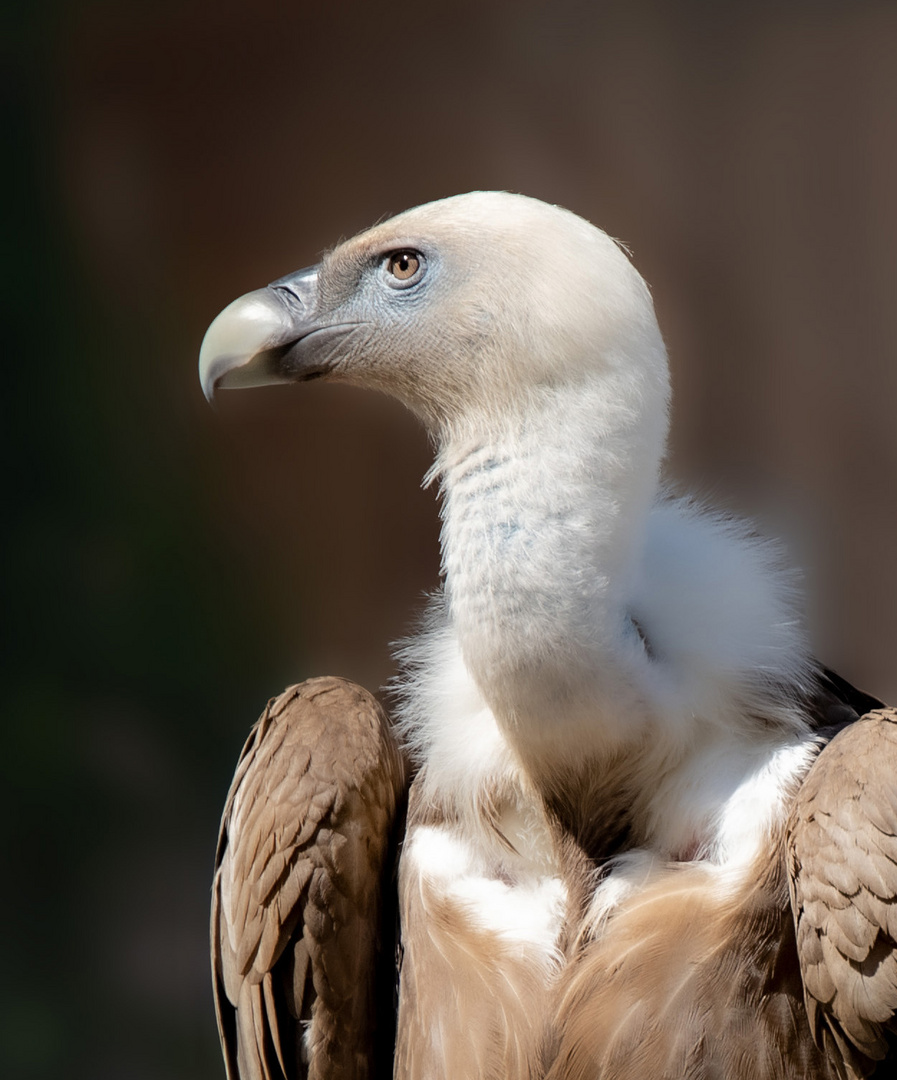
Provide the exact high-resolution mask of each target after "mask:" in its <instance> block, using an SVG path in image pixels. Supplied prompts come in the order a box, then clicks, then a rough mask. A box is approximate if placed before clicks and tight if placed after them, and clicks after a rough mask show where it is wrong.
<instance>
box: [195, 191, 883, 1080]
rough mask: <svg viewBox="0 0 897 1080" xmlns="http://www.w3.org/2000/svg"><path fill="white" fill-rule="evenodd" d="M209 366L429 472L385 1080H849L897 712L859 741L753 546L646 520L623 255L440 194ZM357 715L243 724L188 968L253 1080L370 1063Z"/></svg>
mask: <svg viewBox="0 0 897 1080" xmlns="http://www.w3.org/2000/svg"><path fill="white" fill-rule="evenodd" d="M201 368H202V377H203V382H204V386H205V387H206V389H207V391H211V389H212V388H213V387H214V386H215V385H224V386H228V385H252V384H253V383H256V382H271V381H288V380H293V379H295V380H302V379H305V378H311V377H317V376H321V377H326V378H329V379H333V380H342V381H347V382H353V383H357V384H359V385H365V386H371V387H375V388H377V389H380V390H385V391H386V392H388V393H391V394H393V395H395V396H396V397H398V398H399V399H400V400H402V401H404V402H405V404H407V405H408V406H409V408H411V409H412V410H413V411H415V412H416V413H417V415H418V416H419V417H420V418H421V419H422V421H423V422H424V424H425V425H426V426H427V428H428V430H429V431H430V433H431V435H432V437H433V439H434V441H435V443H436V447H437V458H436V463H435V465H434V469H433V473H432V475H433V476H434V477H436V478H438V479H439V482H440V485H441V491H442V496H443V520H444V524H443V533H442V550H443V569H444V573H445V590H444V595H443V596H442V597H440V598H437V599H436V600H435V601H434V602H433V605H432V607H431V610H430V613H429V615H428V617H427V622H426V625H425V627H424V629H423V630H422V631H421V633H420V634H419V635H418V637H417V638H416V639H415V640H413V641H412V642H409V643H408V644H407V645H406V646H405V648H404V649H403V651H402V654H401V659H402V664H403V670H404V675H403V678H402V681H401V683H400V685H399V703H398V713H397V715H398V720H399V731H400V734H401V737H402V739H403V741H404V743H405V746H406V748H407V750H408V752H409V754H410V755H411V757H412V759H413V761H414V762H415V765H416V767H417V770H418V771H417V776H416V779H415V781H414V784H413V787H412V791H411V797H410V805H409V812H408V820H407V828H406V829H405V832H404V841H403V849H402V857H401V861H400V866H399V874H398V896H399V904H400V910H401V948H400V952H399V965H398V966H399V968H400V981H399V995H398V1028H397V1033H396V1036H395V1054H394V1068H395V1075H396V1076H397V1077H402V1078H405V1077H407V1078H409V1080H412V1078H413V1080H417V1078H420V1080H424V1078H427V1080H430V1078H434V1077H440V1076H444V1077H452V1078H454V1077H470V1078H475V1077H483V1078H487V1077H490V1078H491V1077H494V1078H496V1080H497V1078H508V1077H521V1078H537V1077H550V1078H551V1080H580V1078H581V1080H586V1078H590V1080H597V1078H606V1080H624V1078H628V1077H632V1078H635V1077H645V1076H649V1077H658V1078H661V1077H662V1078H669V1080H674V1078H679V1077H683V1076H688V1077H695V1078H707V1080H709V1078H711V1077H717V1076H725V1077H727V1078H736V1080H737V1078H740V1077H744V1078H745V1080H747V1078H748V1077H750V1078H752V1080H764V1078H767V1077H768V1078H770V1080H771V1078H773V1077H779V1076H784V1075H787V1076H789V1077H792V1076H793V1077H805V1078H807V1080H810V1078H824V1077H835V1076H852V1075H856V1076H859V1075H866V1074H868V1073H869V1072H870V1071H871V1070H872V1069H873V1068H874V1065H875V1062H876V1061H877V1060H879V1059H881V1058H882V1057H883V1056H885V1055H886V1053H887V1052H888V1048H889V1044H888V1034H887V1033H888V1032H889V1031H890V1030H891V1026H892V1024H893V1015H894V1009H895V1007H897V991H895V986H897V970H895V968H897V960H895V958H894V955H893V952H892V950H893V949H894V938H893V936H892V935H893V933H894V931H895V926H894V917H893V915H892V914H891V908H892V906H893V904H894V895H895V891H897V847H895V844H897V841H895V839H894V837H895V835H897V799H894V798H892V795H891V791H892V788H893V785H889V783H888V780H889V778H890V777H892V776H893V775H894V769H893V763H894V762H895V761H897V747H895V746H894V738H893V735H892V731H893V730H894V720H895V717H894V714H893V713H892V712H890V711H887V712H872V713H871V714H870V715H869V716H867V718H866V719H864V720H863V721H862V722H861V723H858V724H851V722H852V721H854V720H856V718H857V717H858V716H859V715H862V714H864V713H869V712H870V710H874V709H875V708H876V707H877V706H878V705H879V704H880V703H879V702H877V701H875V699H872V698H869V697H868V696H866V695H863V694H861V693H859V692H857V691H855V690H853V688H851V687H849V685H847V684H845V683H843V682H842V681H841V680H839V679H838V678H837V677H836V676H831V675H830V674H827V673H824V672H822V671H821V669H819V668H818V666H817V665H816V664H815V663H814V662H813V661H812V659H811V658H810V656H809V654H808V652H807V649H806V646H805V643H804V639H803V634H802V631H801V628H800V621H799V619H798V618H797V616H796V614H795V602H794V595H793V587H792V583H791V578H790V576H789V574H788V573H787V572H786V571H784V570H783V569H782V567H781V558H780V556H779V553H778V552H777V550H776V549H775V548H773V547H770V546H769V545H767V544H763V543H761V542H759V541H757V540H756V539H755V538H753V537H752V536H751V535H750V533H749V531H748V530H747V529H745V528H744V527H743V526H741V525H739V524H738V523H735V522H732V521H730V520H726V519H724V518H720V517H718V516H714V515H712V514H710V513H708V512H707V511H706V510H704V509H703V508H701V507H700V506H697V505H693V504H690V503H688V502H686V501H681V500H675V499H671V498H665V497H663V495H662V493H661V492H660V490H659V486H658V485H659V479H658V478H659V470H660V464H661V461H662V456H663V451H664V444H665V438H666V429H667V403H668V396H669V387H668V376H667V367H666V357H665V352H664V348H663V342H662V340H661V337H660V333H659V331H658V329H657V324H656V320H655V318H654V313H653V308H652V304H651V299H650V295H649V293H648V290H647V288H646V287H645V285H644V282H643V281H642V280H641V278H640V277H639V275H638V274H637V273H636V271H635V270H634V269H633V267H632V265H631V263H630V262H629V260H628V259H627V258H626V256H625V255H624V254H623V253H622V252H621V250H620V249H619V248H618V247H617V246H616V245H615V244H614V243H613V242H612V241H611V240H610V239H609V238H608V237H606V236H605V235H604V234H603V233H601V232H600V231H599V230H597V229H594V228H593V227H592V226H590V225H588V224H587V223H586V222H584V221H582V220H581V219H579V218H576V217H575V216H574V215H572V214H569V213H567V212H566V211H561V210H559V209H557V208H554V207H549V206H546V205H545V204H543V203H539V202H537V201H535V200H531V199H525V198H523V197H521V196H512V195H505V194H500V193H475V194H472V195H468V196H458V197H456V198H454V199H449V200H445V201H443V202H441V203H434V204H430V205H428V206H424V207H419V208H417V209H416V210H412V211H409V212H408V213H406V214H404V215H400V216H399V217H398V218H395V219H393V220H391V221H387V222H385V223H383V224H381V225H379V226H377V227H375V228H374V229H371V230H368V231H367V232H365V233H362V234H361V235H360V236H359V237H356V238H355V239H353V240H350V241H347V242H345V243H344V244H342V245H340V246H339V247H337V248H336V249H335V250H334V251H332V252H331V253H330V254H329V255H328V256H327V257H326V258H325V260H324V262H323V263H322V265H321V266H320V267H318V268H313V269H311V270H309V271H304V272H300V273H299V274H297V275H293V276H291V277H288V278H285V279H282V281H281V282H278V283H275V285H274V286H273V287H269V288H268V289H266V290H260V291H259V292H258V293H254V294H250V296H249V297H246V298H243V299H241V300H239V301H236V302H235V304H234V305H231V307H230V308H229V309H227V310H226V311H225V312H223V313H222V315H221V316H219V318H218V319H217V320H216V321H215V323H214V324H213V325H212V327H211V328H210V331H209V334H208V335H207V338H206V342H205V343H204V345H203V355H202V358H201ZM309 685H310V686H311V685H312V684H309ZM361 693H362V692H361V691H358V690H356V689H353V688H351V687H349V686H347V685H345V684H338V683H334V684H333V685H331V686H329V689H328V691H327V695H325V697H324V698H323V699H321V698H320V690H319V689H316V690H314V691H312V690H309V689H303V690H301V691H298V692H294V694H293V697H291V698H290V699H289V700H290V702H291V704H290V705H289V707H288V708H286V707H283V706H282V705H281V706H277V707H275V712H276V713H277V717H279V719H278V720H277V724H274V725H273V726H272V721H271V716H270V715H269V714H266V716H267V720H266V719H265V718H263V720H262V721H261V722H260V723H261V726H260V727H259V728H258V729H256V731H255V733H254V735H253V736H252V737H251V739H250V744H249V746H248V748H247V751H246V753H245V754H244V758H243V759H242V761H241V765H240V768H239V770H238V774H237V777H236V779H235V782H234V787H233V789H232V792H231V796H230V798H229V802H228V808H227V810H226V812H225V820H224V823H223V832H222V844H221V846H220V851H219V871H218V874H217V876H216V891H215V896H216V906H215V911H214V913H213V952H214V954H215V964H216V971H217V976H216V978H217V983H216V985H217V987H218V1000H219V1008H220V1019H221V1029H222V1037H223V1042H224V1045H225V1048H226V1057H227V1058H228V1060H229V1062H230V1064H229V1068H230V1069H231V1072H232V1075H233V1070H234V1069H239V1071H240V1075H241V1076H243V1077H244V1080H249V1078H250V1077H251V1078H253V1080H255V1078H261V1077H267V1076H278V1075H280V1071H279V1070H282V1071H283V1072H284V1073H285V1075H287V1076H294V1075H303V1076H304V1075H309V1076H315V1077H334V1078H337V1077H340V1078H342V1077H350V1076H359V1077H361V1076H366V1075H374V1074H376V1072H377V1070H378V1069H380V1070H383V1069H388V1066H384V1065H383V1064H382V1060H381V1058H379V1057H377V1053H378V1052H379V1050H382V1046H383V1041H384V1039H385V1040H387V1041H389V1042H391V1040H392V1031H391V1028H390V1021H389V1015H390V1012H391V1005H392V993H393V988H392V986H391V985H390V980H389V978H388V976H387V977H386V979H385V982H384V983H383V984H382V985H380V986H379V987H378V986H377V984H376V976H377V972H378V971H380V972H381V973H382V966H383V965H382V963H381V964H380V967H378V964H377V962H376V961H375V957H376V956H377V955H378V949H379V950H380V952H379V956H380V958H381V961H382V959H383V949H384V948H385V949H387V951H388V949H389V944H388V942H389V940H390V933H391V925H390V920H389V918H388V916H386V917H385V916H384V915H383V914H382V910H383V909H382V894H383V890H384V887H386V893H387V895H388V894H389V892H390V890H389V881H390V868H389V866H388V865H386V862H384V860H386V861H387V862H388V855H387V851H388V839H389V836H390V831H391V830H392V829H393V828H394V821H395V816H396V805H397V802H398V801H400V798H401V783H402V776H403V773H402V770H401V766H400V759H399V757H398V754H397V751H396V750H395V746H394V744H393V741H392V738H393V737H392V735H391V734H390V730H389V728H388V727H386V726H385V725H384V723H383V722H382V719H377V721H376V723H374V722H373V721H372V719H371V718H372V717H374V716H375V712H372V711H371V710H372V709H373V706H372V705H371V704H369V703H368V704H359V702H361V701H363V699H362V698H360V697H358V695H360V694H361ZM340 695H348V697H346V698H345V702H346V703H348V702H352V703H353V704H351V705H350V704H346V705H345V707H343V705H341V704H340V702H342V701H343V698H342V697H341V696H340ZM353 695H354V696H353ZM319 699H320V700H319ZM324 700H327V701H329V702H330V704H329V705H327V707H326V716H327V717H328V719H327V720H326V721H325V720H324V719H323V716H324V715H325V713H324V712H321V709H322V708H323V705H322V702H323V701H324ZM338 713H339V714H340V715H339V716H338V715H337V714H338ZM376 715H379V714H376ZM845 725H849V726H847V727H845ZM839 727H842V728H844V730H843V731H842V732H841V734H840V735H838V736H837V739H836V740H835V741H834V742H833V744H832V746H831V747H830V748H828V747H826V749H824V750H823V752H822V753H819V750H820V747H821V746H824V745H825V744H826V743H827V741H828V740H829V739H830V738H831V736H832V735H833V734H834V732H835V731H836V729H838V728H839ZM278 731H289V732H290V735H289V737H288V738H287V737H286V736H282V735H277V734H276V733H277V732H278ZM372 732H373V734H372ZM272 740H275V741H276V746H275V741H272ZM817 755H818V756H817ZM297 762H299V764H297ZM346 762H349V763H352V762H356V763H358V767H357V768H356V767H355V766H354V765H353V766H352V767H345V763H346ZM362 762H363V764H361V763H362ZM814 762H815V763H814ZM270 836H273V837H274V838H275V839H274V840H273V841H272V840H271V839H270ZM312 886H314V887H312ZM315 889H317V892H315ZM789 889H790V897H789ZM322 898H323V899H322ZM795 926H796V934H795ZM386 966H387V967H389V964H388V963H387V965H386ZM309 973H310V974H309ZM335 987H339V988H341V989H338V990H337V989H334V988H335ZM353 988H354V989H353ZM372 1001H374V1002H375V1003H376V1002H379V1003H380V1008H379V1011H378V1009H377V1007H376V1006H375V1005H372V1003H371V1002H372ZM808 1010H809V1014H808ZM336 1031H339V1032H340V1034H339V1036H338V1037H337V1036H336V1035H335V1034H334V1032H336ZM378 1039H379V1043H378V1042H377V1040H378ZM375 1046H376V1047H378V1048H379V1049H375ZM278 1047H279V1048H280V1050H279V1052H278Z"/></svg>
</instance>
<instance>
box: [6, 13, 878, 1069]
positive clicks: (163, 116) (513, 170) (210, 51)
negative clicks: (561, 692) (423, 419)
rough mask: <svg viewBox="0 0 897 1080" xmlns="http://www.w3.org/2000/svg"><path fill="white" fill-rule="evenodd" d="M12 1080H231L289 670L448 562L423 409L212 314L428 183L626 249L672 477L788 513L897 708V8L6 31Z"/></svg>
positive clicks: (198, 16) (376, 645) (376, 650)
mask: <svg viewBox="0 0 897 1080" xmlns="http://www.w3.org/2000/svg"><path fill="white" fill-rule="evenodd" d="M2 20H3V29H2V35H0V38H2V46H0V50H2V56H3V59H4V67H5V71H6V76H5V80H4V81H5V85H6V89H7V91H8V93H7V94H6V95H5V99H6V103H5V105H4V112H3V122H4V127H5V129H6V130H5V131H4V144H5V146H6V147H7V150H6V154H5V156H4V165H3V169H2V183H3V185H4V193H5V198H4V199H3V204H4V209H5V210H6V211H8V217H9V221H8V224H7V227H6V229H5V234H6V236H7V238H9V239H10V240H11V241H12V245H11V247H9V248H7V251H6V254H5V255H4V258H3V261H2V270H3V275H4V280H3V299H4V301H6V302H7V304H8V305H9V308H10V311H9V317H8V319H7V321H6V325H7V326H8V327H9V329H8V330H7V331H6V332H5V333H6V334H7V335H9V334H10V333H11V340H10V337H9V336H7V337H6V338H5V348H4V360H3V370H4V390H3V393H2V401H3V414H4V419H3V424H2V432H3V435H4V437H5V439H4V444H5V445H4V449H5V452H6V457H5V465H4V469H3V477H4V486H5V491H4V500H3V501H4V503H5V504H6V510H7V513H6V525H5V527H4V529H3V539H4V542H5V544H6V547H7V555H6V558H5V560H4V586H3V588H4V598H3V626H4V630H5V634H4V637H5V639H6V647H5V650H4V665H5V672H4V675H3V679H2V691H3V724H4V733H3V743H4V748H3V753H2V756H0V768H2V783H0V798H2V799H3V800H4V803H5V806H4V810H3V817H2V821H3V826H2V829H3V835H4V853H3V863H4V866H3V870H2V879H0V880H2V886H0V926H2V927H3V942H2V946H0V949H2V959H3V965H4V969H5V973H4V976H3V978H2V980H0V988H2V1002H0V1074H2V1075H3V1076H4V1077H9V1078H16V1080H17V1078H21V1080H31V1078H36V1077H51V1076H54V1077H56V1076H65V1077H69V1078H80V1077H84V1078H91V1080H106V1078H109V1080H118V1078H135V1080H177V1078H180V1077H191V1078H206V1077H208V1078H214V1077H220V1076H222V1075H223V1072H222V1068H221V1066H220V1063H219V1058H218V1051H217V1039H216V1035H215V1030H214V1019H213V1013H212V1002H211V994H210V991H209V988H208V984H209V980H208V974H207V967H208V964H207V946H206V929H205V926H206V908H207V900H208V890H209V878H210V871H211V863H212V854H213V849H214V844H215V836H216V830H217V822H218V814H219V811H220V807H221V804H222V802H223V800H224V796H225V792H226V790H227V786H228V783H229V779H230V775H231V772H232V769H233V766H234V763H235V760H236V756H237V754H238V751H239V749H240V746H241V743H242V740H243V738H244V736H245V734H246V732H247V730H248V728H249V726H250V724H251V723H252V721H253V720H254V719H255V717H256V715H257V713H258V711H259V709H260V708H261V706H262V705H263V704H264V702H265V700H266V699H267V697H268V696H270V695H272V694H274V693H275V692H277V691H279V690H280V689H281V688H282V687H283V686H284V685H285V684H287V683H289V682H292V681H298V680H299V679H302V678H304V677H306V676H309V675H315V674H325V673H339V674H345V675H349V676H352V677H354V678H356V679H359V680H361V681H362V682H364V683H366V684H367V685H368V686H370V687H371V688H376V687H377V686H379V685H380V684H382V683H383V682H384V681H385V680H386V679H387V678H388V677H389V675H390V673H391V671H392V666H391V662H390V659H389V648H388V643H389V642H390V641H391V640H394V639H396V638H397V637H400V636H401V635H402V634H404V633H405V632H407V630H408V629H409V627H410V626H411V624H412V620H413V614H414V612H415V611H416V610H417V609H418V608H419V606H420V602H421V598H422V594H423V593H424V591H425V590H427V589H431V588H433V587H434V586H436V584H437V582H438V559H437V548H436V540H437V534H438V522H437V517H436V506H435V502H434V494H433V492H432V491H422V490H421V489H420V487H419V479H420V477H421V475H422V473H423V472H424V470H425V468H426V466H427V464H428V461H429V449H428V446H427V443H426V440H425V438H424V437H423V435H422V434H421V432H420V431H419V430H418V428H417V427H416V426H415V423H414V422H413V421H412V419H411V418H410V417H409V416H407V415H405V414H404V413H403V412H402V411H401V409H400V408H399V407H398V406H393V405H392V404H391V403H389V402H387V401H385V400H381V399H379V398H376V397H374V396H365V395H363V394H360V393H354V392H352V391H350V390H346V389H344V388H335V387H328V386H321V385H317V384H315V385H313V386H307V387H300V388H290V389H274V390H270V391H269V390H262V391H255V392H253V393H243V394H235V395H227V394H225V395H223V397H222V401H221V404H220V407H219V408H218V410H217V412H213V411H212V410H211V409H209V407H208V406H207V405H206V404H205V402H204V401H203V399H202V396H201V394H200V390H199V385H198V383H197V379H196V357H197V351H198V348H199V344H200V341H201V338H202V335H203V332H204V330H205V327H206V326H207V324H208V322H209V321H210V320H211V319H212V317H213V316H214V315H215V314H216V313H217V312H218V311H219V310H220V308H222V307H223V306H224V305H225V304H226V303H228V302H229V301H230V300H231V299H233V298H234V297H235V296H237V295H238V294H240V293H242V292H245V291H246V290H248V289H251V288H255V287H257V286H259V285H262V284H264V283H266V282H268V281H270V280H273V279H274V278H276V277H279V276H280V275H282V274H284V273H286V272H287V271H289V270H293V269H296V268H298V267H300V266H303V265H306V264H308V263H311V262H314V261H316V260H317V258H318V256H319V254H320V252H321V251H322V249H323V248H325V247H326V246H327V245H329V244H332V243H334V242H335V241H336V240H338V239H339V238H340V237H342V236H347V235H350V234H351V233H353V232H355V231H356V230H357V229H359V228H361V227H363V226H365V225H368V224H371V223H372V222H374V221H375V220H377V219H378V218H380V217H382V216H384V215H386V214H388V213H391V212H396V211H399V210H402V209H404V208H405V207H407V206H410V205H414V204H416V203H420V202H424V201H427V200H430V199H434V198H437V197H439V196H444V195H449V194H453V193H456V192H460V191H466V190H470V189H474V188H506V189H511V190H515V191H523V192H526V193H528V194H531V195H535V196H538V197H540V198H542V199H546V200H549V201H551V202H557V203H561V204H563V205H564V206H567V207H569V208H570V209H572V210H574V211H576V212H577V213H579V214H582V215H584V216H585V217H588V218H590V219H591V220H593V221H595V222H596V223H598V224H600V225H602V226H603V227H604V228H605V229H607V230H608V231H609V232H610V233H612V234H613V235H614V236H617V237H620V238H622V239H623V240H625V241H626V242H627V244H628V245H629V246H630V247H631V249H632V252H633V255H634V259H635V261H636V264H637V265H638V267H639V268H640V269H641V271H642V272H643V273H644V275H645V276H646V277H647V279H648V280H649V281H650V282H651V283H652V286H653V290H654V296H655V300H656V304H657V309H658V313H659V316H660V320H661V324H662V326H663V328H664V331H665V335H666V338H667V342H668V344H669V348H670V354H671V362H672V367H673V378H674V386H675V408H674V436H673V443H672V448H671V459H670V472H671V474H672V475H674V476H676V477H678V478H679V479H680V480H681V481H683V482H686V483H688V484H689V485H691V486H697V487H698V488H699V489H700V490H703V491H705V492H707V493H708V494H710V495H711V496H712V497H713V498H715V499H717V500H719V501H722V502H723V503H724V504H725V505H728V506H730V507H733V508H735V509H737V510H739V511H741V512H744V513H748V514H753V515H757V516H759V518H760V521H761V524H762V527H763V528H764V529H767V530H769V531H775V532H778V533H782V534H784V535H785V536H786V538H787V540H788V542H789V545H790V547H791V550H792V552H793V554H794V558H795V559H796V560H797V561H799V562H800V563H801V564H802V565H803V566H804V567H805V569H806V582H807V585H808V589H809V591H810V594H811V596H812V600H811V602H810V603H809V605H808V613H809V618H810V619H811V624H812V627H813V635H814V640H815V643H816V648H817V651H818V652H819V654H820V655H821V656H822V657H823V658H824V659H825V660H826V661H827V662H828V663H829V664H831V665H832V666H834V667H836V668H837V669H838V670H840V671H841V672H842V673H843V674H844V675H845V676H846V677H848V678H850V679H852V680H854V681H855V682H857V683H859V684H860V685H862V686H863V687H865V688H867V689H869V690H871V691H873V692H876V693H878V694H880V695H884V696H890V698H891V700H895V699H897V618H895V612H897V568H895V557H894V556H895V542H897V427H895V422H894V417H895V404H897V301H895V292H897V61H895V57H897V7H895V5H893V4H889V3H883V2H873V0H868V2H865V0H844V2H835V0H828V2H827V0H819V2H817V3H789V2H785V3H740V2H738V0H732V2H729V3H724V4H722V3H720V4H714V3H710V2H704V3H699V2H669V0H624V2H620V3H609V2H608V3H602V2H588V0H578V2H576V0H553V2H552V3H545V2H536V0H514V2H499V0H496V2H491V3H490V2H486V3H483V2H481V0H476V2H473V0H445V2H443V3H433V4H408V3H404V2H400V0H397V2H394V3H391V4H379V3H364V2H361V0H355V2H349V0H320V2H319V3H309V2H307V0H294V2H293V3H290V4H285V3H274V2H271V0H254V2H252V3H250V2H248V0H182V2H179V3H172V2H167V0H160V2H157V3H136V2H130V0H80V2H77V3H75V2H62V0H57V2H56V3H52V2H47V0H43V2H40V0H39V2H35V3H33V4H31V5H25V4H18V5H10V6H8V8H7V10H6V11H5V12H4V14H3V16H2Z"/></svg>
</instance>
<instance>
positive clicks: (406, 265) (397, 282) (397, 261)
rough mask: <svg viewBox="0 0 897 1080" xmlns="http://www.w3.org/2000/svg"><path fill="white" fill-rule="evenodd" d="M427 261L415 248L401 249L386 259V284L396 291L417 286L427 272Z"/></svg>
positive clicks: (384, 266) (391, 252)
mask: <svg viewBox="0 0 897 1080" xmlns="http://www.w3.org/2000/svg"><path fill="white" fill-rule="evenodd" d="M426 267H427V264H426V261H425V260H424V257H423V255H422V254H421V253H420V252H419V251H415V250H414V249H413V248H399V249H397V250H396V251H390V252H389V254H388V255H386V256H385V257H384V260H383V269H384V272H385V276H386V283H387V284H388V285H390V286H391V287H392V288H394V289H407V288H408V287H409V286H411V285H416V284H417V283H418V281H420V279H421V278H422V277H423V275H424V273H425V271H426Z"/></svg>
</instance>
